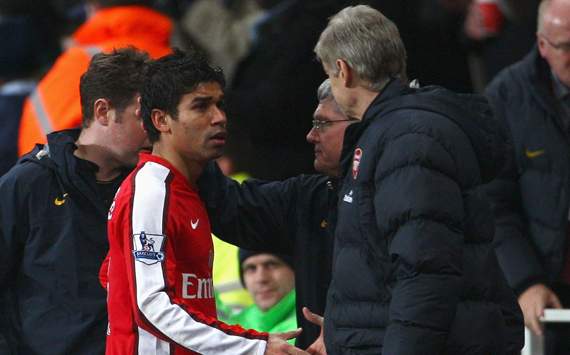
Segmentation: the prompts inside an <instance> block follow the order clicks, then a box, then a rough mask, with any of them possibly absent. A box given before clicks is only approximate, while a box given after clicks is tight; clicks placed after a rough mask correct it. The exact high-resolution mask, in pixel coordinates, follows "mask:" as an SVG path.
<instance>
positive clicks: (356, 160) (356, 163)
mask: <svg viewBox="0 0 570 355" xmlns="http://www.w3.org/2000/svg"><path fill="white" fill-rule="evenodd" d="M361 159H362V149H360V148H356V149H355V150H354V156H353V158H352V178H353V179H354V180H356V178H357V177H358V171H359V170H360V160H361Z"/></svg>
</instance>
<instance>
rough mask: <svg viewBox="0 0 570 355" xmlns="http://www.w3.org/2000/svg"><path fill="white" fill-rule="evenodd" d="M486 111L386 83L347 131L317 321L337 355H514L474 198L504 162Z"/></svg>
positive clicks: (485, 224) (514, 336)
mask: <svg viewBox="0 0 570 355" xmlns="http://www.w3.org/2000/svg"><path fill="white" fill-rule="evenodd" d="M497 132H498V129H497V128H496V127H495V125H494V121H493V120H492V119H491V118H490V115H489V110H488V106H487V104H486V101H485V100H484V99H482V98H480V97H475V96H459V95H456V94H454V93H451V92H449V91H446V90H444V89H442V88H436V87H428V88H424V89H420V90H417V91H416V90H412V89H408V88H406V87H404V86H403V85H402V84H401V83H399V82H398V81H392V82H391V83H390V84H389V85H388V87H387V88H386V89H385V90H384V91H383V92H382V93H381V94H380V95H379V96H378V97H377V98H376V99H375V100H374V102H373V103H372V104H371V106H370V107H369V108H368V110H367V112H366V114H365V116H364V119H363V121H362V122H361V123H358V124H354V125H351V126H349V127H348V129H347V131H346V135H345V141H344V147H343V155H342V164H343V171H344V172H345V175H344V177H343V179H342V180H341V181H342V186H341V187H340V190H339V193H340V194H339V204H338V219H337V227H336V231H335V248H334V256H333V278H332V281H331V285H330V288H329V293H328V299H327V311H326V313H325V341H326V345H327V352H328V353H329V354H331V355H336V354H359V355H361V354H389V355H393V354H398V355H402V354H422V355H425V354H450V355H451V354H462V355H466V354H480V355H489V354H494V355H497V354H516V353H518V352H520V349H521V348H522V344H523V325H522V324H523V323H522V317H521V313H520V309H519V307H518V304H517V302H516V299H515V297H514V294H513V293H512V291H511V290H510V289H509V287H508V286H507V284H506V281H505V279H504V277H503V274H502V273H501V271H500V269H499V266H498V263H497V260H496V257H495V254H494V251H493V248H492V239H493V230H494V224H493V216H492V213H491V209H490V205H489V204H488V202H487V200H486V198H485V196H484V193H483V192H482V191H481V189H480V188H479V187H480V185H481V184H482V183H484V182H488V181H489V180H490V179H492V178H493V177H494V176H495V174H496V171H497V170H498V169H497V166H498V165H499V166H500V164H501V161H502V157H503V155H504V150H503V142H502V137H500V136H499V135H498V133H497Z"/></svg>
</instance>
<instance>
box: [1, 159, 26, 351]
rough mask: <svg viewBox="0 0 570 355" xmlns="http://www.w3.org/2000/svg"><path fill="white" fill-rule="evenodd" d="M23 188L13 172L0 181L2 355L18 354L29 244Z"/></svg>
mask: <svg viewBox="0 0 570 355" xmlns="http://www.w3.org/2000/svg"><path fill="white" fill-rule="evenodd" d="M22 185H23V184H21V183H19V182H18V179H17V177H16V176H15V174H14V173H13V170H12V171H10V172H8V173H7V174H6V175H4V176H3V177H2V179H0V250H2V255H3V256H2V262H1V263H0V284H1V285H2V287H1V288H0V353H1V354H16V338H15V334H14V333H15V328H14V323H13V320H14V319H15V314H14V312H15V309H14V307H13V306H14V302H15V297H16V295H15V294H14V293H13V292H12V291H14V290H16V273H17V272H18V270H19V263H20V262H21V260H22V256H23V250H24V245H25V240H26V234H27V232H26V230H27V223H26V222H27V217H26V204H25V202H24V200H25V196H24V194H25V192H24V191H23V189H24V187H23V186H22Z"/></svg>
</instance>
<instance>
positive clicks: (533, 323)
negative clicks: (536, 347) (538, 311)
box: [528, 315, 542, 336]
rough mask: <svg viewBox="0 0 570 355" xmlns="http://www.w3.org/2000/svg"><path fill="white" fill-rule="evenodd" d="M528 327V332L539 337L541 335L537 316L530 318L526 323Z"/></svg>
mask: <svg viewBox="0 0 570 355" xmlns="http://www.w3.org/2000/svg"><path fill="white" fill-rule="evenodd" d="M528 323H529V324H528V327H529V328H530V330H531V331H532V332H533V333H534V334H536V335H538V336H541V335H542V326H541V324H540V321H539V319H538V316H534V315H533V316H531V317H530V319H529V321H528Z"/></svg>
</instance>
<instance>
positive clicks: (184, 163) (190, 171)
mask: <svg viewBox="0 0 570 355" xmlns="http://www.w3.org/2000/svg"><path fill="white" fill-rule="evenodd" d="M152 155H156V156H158V157H161V158H162V159H164V160H166V161H168V162H169V163H170V164H172V165H173V166H174V167H175V168H176V169H177V170H178V171H179V172H180V173H181V174H182V175H183V176H184V177H185V178H186V180H187V181H188V183H189V184H190V186H192V187H193V188H196V186H197V184H196V181H198V178H199V177H200V175H201V174H202V171H203V170H204V164H202V163H200V162H198V161H196V160H193V159H190V158H188V157H185V156H184V155H183V154H180V152H177V151H175V150H174V149H172V148H171V147H169V146H168V145H167V144H161V142H160V141H158V142H155V143H154V144H153V146H152Z"/></svg>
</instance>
